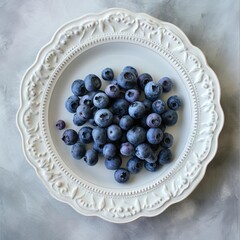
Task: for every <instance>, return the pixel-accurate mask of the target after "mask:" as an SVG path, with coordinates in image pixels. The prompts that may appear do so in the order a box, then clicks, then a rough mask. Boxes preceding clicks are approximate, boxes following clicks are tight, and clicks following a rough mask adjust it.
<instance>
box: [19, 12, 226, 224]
mask: <svg viewBox="0 0 240 240" xmlns="http://www.w3.org/2000/svg"><path fill="white" fill-rule="evenodd" d="M112 16H113V20H112V21H113V23H114V24H115V25H112V26H113V28H115V27H118V17H119V22H120V23H119V24H122V23H124V21H125V20H126V19H130V20H129V22H127V23H128V24H129V23H130V28H129V29H130V30H129V29H127V30H126V31H130V33H131V34H132V32H131V31H132V30H131V27H132V26H131V20H133V22H134V24H135V22H137V21H140V22H141V21H142V22H141V23H143V26H146V28H147V29H144V31H145V32H146V33H149V34H152V35H154V31H156V33H157V34H156V35H157V36H158V33H159V32H157V31H162V30H161V29H167V30H169V31H170V32H171V33H172V35H173V36H177V37H179V39H180V40H181V43H182V45H183V49H181V47H182V46H180V47H179V48H180V49H181V52H180V51H179V53H178V48H177V47H178V46H177V47H176V48H174V52H175V51H176V52H177V53H176V55H177V54H179V55H178V57H180V59H181V58H182V57H183V55H181V54H182V52H183V53H185V52H186V53H187V57H186V59H185V57H184V59H185V64H186V65H187V64H189V66H190V65H191V64H192V63H191V64H190V61H189V60H188V58H189V56H193V57H192V58H193V60H192V61H194V58H195V60H196V63H195V65H196V66H197V67H196V66H195V65H194V63H193V65H191V67H192V69H193V72H192V73H191V74H193V76H194V79H195V80H196V82H195V83H192V84H193V86H194V87H196V89H197V88H199V89H198V91H200V84H202V82H203V81H205V80H206V82H205V83H204V84H205V85H203V86H206V89H210V90H212V92H211V94H212V95H211V94H210V93H209V96H207V97H209V98H211V104H212V105H213V109H212V106H211V104H205V105H206V106H205V105H201V109H202V108H203V109H204V108H205V107H206V108H209V109H210V110H208V111H210V112H211V113H212V112H215V113H216V116H215V117H216V119H215V118H214V119H215V121H216V126H215V125H214V126H209V129H207V128H206V129H207V130H206V131H209V133H206V134H205V136H208V135H207V134H209V135H211V134H212V138H211V142H210V148H209V149H208V152H206V154H205V155H206V156H204V157H202V158H203V159H201V156H199V155H198V153H197V152H196V156H195V155H194V156H195V158H196V160H194V161H195V162H194V161H193V162H191V164H192V166H191V167H192V168H193V169H194V170H193V172H194V171H195V172H197V171H198V172H197V175H196V176H195V178H194V179H192V182H188V180H186V179H187V178H183V179H181V180H179V182H178V183H177V184H180V185H177V186H176V183H174V184H172V183H171V185H170V184H167V183H166V184H165V185H164V186H165V188H164V189H161V190H159V192H157V191H155V190H154V189H153V191H152V192H151V191H149V192H145V193H146V194H145V195H147V197H146V198H144V197H142V196H141V198H142V199H141V198H140V197H139V195H137V194H136V196H130V198H128V199H130V200H131V201H130V200H128V199H126V196H125V194H120V195H117V198H115V196H114V195H113V196H110V197H109V196H101V191H100V192H99V193H98V194H97V193H92V192H91V189H90V190H86V189H85V190H83V189H82V188H81V186H76V185H74V184H73V183H72V182H71V180H72V179H70V178H68V177H67V176H63V177H62V178H63V180H61V181H59V180H58V179H55V176H54V174H53V172H51V171H52V170H53V169H51V167H53V168H54V170H53V171H57V172H60V171H62V169H59V168H58V167H56V166H55V164H54V161H53V160H50V159H51V158H50V157H49V159H48V160H49V161H47V160H46V159H45V158H46V156H47V154H48V153H46V154H45V153H44V154H45V155H44V154H41V153H37V151H35V152H34V148H31V149H28V148H27V146H26V145H27V144H26V143H27V141H28V142H29V141H31V139H32V138H33V136H34V134H35V135H36V132H37V131H40V130H39V129H36V128H35V129H31V128H30V127H29V126H31V122H32V121H33V120H32V118H33V119H34V117H35V116H34V115H33V113H29V114H28V115H27V114H26V112H25V113H24V101H25V103H26V99H25V98H26V96H24V93H23V89H24V87H26V86H24V84H26V83H27V81H28V83H29V85H30V86H29V85H28V91H27V93H28V94H29V96H30V97H29V101H30V102H31V103H32V104H35V105H37V101H36V98H37V97H38V95H39V93H38V92H37V88H38V84H39V82H40V80H41V79H43V78H46V75H45V76H44V74H43V72H44V73H50V72H51V71H52V69H56V68H57V67H58V66H59V64H57V65H54V61H56V60H54V56H56V55H57V54H58V53H59V54H60V52H61V51H62V50H63V49H64V46H65V45H66V42H67V41H68V40H67V39H68V38H71V36H70V37H69V36H67V33H68V32H69V30H71V31H72V32H74V29H73V28H70V29H69V28H67V27H68V26H71V25H74V24H76V23H81V26H85V25H84V24H86V20H89V19H92V23H93V21H95V22H94V23H93V24H92V25H94V24H95V23H96V22H97V27H96V28H97V30H96V29H95V30H94V31H93V32H95V31H98V30H99V29H98V28H100V27H99V25H98V24H100V23H101V21H103V22H104V21H105V20H106V21H110V20H109V19H110V18H111V17H112ZM114 17H115V18H114ZM121 19H124V20H121ZM84 21H85V22H84ZM126 21H127V20H126ZM144 24H145V25H144ZM76 26H77V25H76ZM137 26H138V27H139V26H142V25H140V23H139V25H137ZM93 27H94V26H91V22H90V27H89V28H86V29H87V30H86V32H87V31H88V29H91V28H92V29H93ZM164 27H165V28H164ZM83 28H84V27H83ZM140 28H141V27H140ZM120 29H121V28H120ZM84 30H85V29H84ZM148 30H149V31H148ZM76 31H77V30H76ZM144 31H143V32H144ZM145 32H144V34H145ZM117 33H118V32H117ZM117 33H116V34H117ZM118 34H119V33H118ZM134 34H135V35H136V38H137V37H139V36H137V34H136V32H134ZM134 34H133V35H134ZM161 34H163V33H161ZM174 34H175V35H174ZM73 35H74V34H73ZM77 35H78V33H76V36H77ZM123 35H124V34H123ZM61 36H64V39H63V40H61V39H60V38H59V37H61ZM102 36H106V33H104V31H103V32H102ZM149 36H150V35H149ZM151 37H153V38H154V36H151ZM57 38H59V39H60V40H59V42H58V47H59V49H57V48H56V46H54V44H56V43H57V40H58V39H57ZM144 38H146V40H149V38H148V37H145V36H144ZM161 38H163V39H164V36H163V37H162V35H161ZM165 38H166V37H165ZM90 40H91V39H90ZM90 40H89V39H88V41H87V42H86V43H88V42H89V41H90ZM61 41H62V42H61ZM155 41H156V42H157V41H159V40H155ZM163 42H164V40H161V42H160V46H161V45H162V43H163ZM61 43H62V45H61ZM80 43H81V40H80ZM170 43H171V42H170ZM180 45H181V44H180ZM53 47H55V48H54V52H51V54H49V50H52V49H53ZM175 49H177V50H175ZM188 49H189V50H191V51H188ZM66 50H67V47H66ZM72 50H73V49H68V51H69V52H68V55H69V54H71V51H72ZM193 53H194V54H193ZM54 54H55V55H54ZM66 56H67V55H64V57H66ZM175 57H176V56H175ZM182 59H183V58H182ZM42 60H44V62H43V61H42ZM194 62H195V61H194ZM198 63H199V64H200V65H199V64H198ZM55 64H56V62H55ZM202 65H203V66H202ZM39 66H40V69H38V70H37V69H36V68H37V67H39ZM42 66H44V68H43V69H41V67H42ZM194 67H195V68H194ZM48 68H49V70H48ZM51 68H52V69H51ZM34 69H35V70H36V71H39V76H40V80H39V79H38V77H39V76H37V74H36V76H37V77H36V79H35V80H34V76H35V75H34V74H32V76H31V77H32V79H31V81H32V82H31V83H30V80H29V79H28V76H29V74H30V73H31V72H32V71H33V70H34ZM199 69H200V70H199ZM201 71H202V72H201ZM196 73H197V74H198V75H197V74H196ZM41 74H42V75H41ZM189 74H190V73H189ZM51 77H52V76H51ZM48 78H50V77H48ZM48 78H47V80H48ZM210 80H211V81H210ZM48 81H49V80H48ZM31 84H32V85H31ZM44 84H45V83H44ZM198 84H199V86H198ZM213 84H214V86H213ZM46 85H47V84H46ZM204 88H205V87H204ZM210 90H209V92H210ZM206 91H207V90H206ZM36 92H37V93H36ZM44 92H45V91H44ZM34 94H35V95H34ZM40 95H41V94H40ZM210 95H211V96H210ZM220 95H221V91H220V85H219V81H218V79H217V76H216V74H215V73H214V72H213V70H212V69H211V68H210V67H209V65H208V64H207V61H206V58H205V56H204V54H203V53H202V51H201V50H200V49H199V48H197V47H195V46H193V45H192V44H191V42H190V41H189V39H188V38H187V37H186V35H185V34H184V33H183V32H182V31H181V30H180V29H179V28H178V27H176V26H175V25H173V24H171V23H167V22H163V21H160V20H158V19H156V18H154V17H152V16H149V15H147V14H145V13H133V12H131V11H129V10H126V9H121V8H110V9H107V10H105V11H103V12H100V13H97V14H93V13H92V14H86V15H84V16H82V17H80V18H77V19H74V20H72V21H69V22H67V23H66V24H64V25H62V26H61V27H60V28H59V29H58V30H57V31H56V32H55V34H54V35H53V37H52V39H51V40H50V42H49V43H47V44H46V45H44V46H43V47H42V48H41V49H40V51H39V52H38V54H37V57H36V60H35V61H34V63H33V64H32V65H31V66H30V67H29V68H28V69H27V71H26V73H25V74H24V76H23V78H22V81H21V85H20V106H19V109H18V112H17V117H16V123H17V127H18V129H19V132H20V134H21V139H22V147H23V152H24V155H25V157H26V159H27V160H28V162H29V163H30V164H31V165H32V166H33V168H34V169H35V171H36V173H37V175H38V177H39V178H40V179H41V180H42V182H43V183H44V185H45V186H46V187H47V189H48V190H49V192H50V194H51V195H52V196H53V197H54V198H56V199H58V200H60V201H62V202H65V203H68V204H69V205H70V206H72V207H73V208H74V209H75V210H76V211H78V212H79V213H81V214H83V215H88V216H93V215H95V216H99V217H101V218H103V219H105V220H108V221H111V222H116V223H124V222H130V221H133V220H135V219H137V218H139V217H141V216H146V217H151V216H156V215H158V214H160V213H161V212H163V211H164V210H165V209H166V208H167V207H168V206H170V205H171V204H174V203H176V202H179V201H181V200H183V199H184V198H186V197H187V196H188V195H189V194H190V193H191V192H192V191H193V190H194V189H195V187H196V186H197V185H198V184H199V182H200V181H201V180H202V178H203V177H204V175H205V172H206V168H207V166H208V164H209V162H210V161H211V160H212V159H213V157H214V155H215V154H216V151H217V147H218V138H219V134H220V132H221V129H222V127H223V123H224V114H223V111H222V108H221V104H220ZM207 97H206V98H207ZM34 99H35V102H34ZM202 99H205V98H203V97H202ZM209 101H210V100H209ZM206 103H207V100H206ZM199 104H200V103H199ZM32 107H33V105H32V106H31V105H30V107H29V109H30V111H31V108H32ZM34 107H35V108H36V109H38V107H39V106H34ZM39 108H40V107H39ZM25 110H26V109H25ZM39 111H40V110H39ZM208 111H206V112H208ZM201 113H202V112H201ZM206 114H207V113H206ZM26 115H27V116H26ZM202 115H204V113H202ZM212 115H213V114H212ZM39 116H40V114H39ZM207 116H208V115H207ZM209 116H210V115H209ZM24 117H25V118H27V123H26V121H25V123H24ZM39 118H40V117H39ZM38 120H39V119H38ZM35 121H36V120H35ZM39 121H40V120H39ZM210 123H211V124H212V123H213V121H212V122H210ZM210 123H209V124H210ZM27 125H29V126H28V127H27ZM38 127H39V126H38ZM39 128H41V127H39ZM203 130H204V129H203ZM27 132H28V133H27ZM26 134H29V135H30V138H29V139H26ZM198 134H199V132H198ZM202 141H204V140H202ZM32 146H34V145H32ZM30 152H31V153H30ZM31 154H32V155H31ZM40 165H41V167H42V166H43V167H42V168H43V169H44V171H42V169H40V167H39V166H40ZM191 167H189V168H191ZM195 168H196V169H197V170H196V169H195ZM52 175H53V176H52ZM193 175H194V174H193ZM69 180H70V181H69ZM184 181H187V182H184ZM66 182H67V183H66ZM68 183H69V184H70V186H69V185H68ZM66 184H67V185H66ZM188 184H189V185H188ZM185 185H186V186H185ZM179 186H181V188H180V187H179ZM150 190H151V189H150ZM84 191H85V192H84ZM89 191H90V192H89ZM159 193H160V194H159ZM91 194H92V195H91ZM99 194H100V195H99ZM150 194H153V195H151V196H150V197H149V199H148V195H150ZM85 196H87V198H86V199H88V200H86V199H84V198H85ZM89 196H90V198H91V200H90V201H89ZM119 196H120V197H119ZM124 197H125V198H124ZM105 198H107V199H105ZM143 198H144V199H143ZM127 201H129V202H128V203H126V202H127Z"/></svg>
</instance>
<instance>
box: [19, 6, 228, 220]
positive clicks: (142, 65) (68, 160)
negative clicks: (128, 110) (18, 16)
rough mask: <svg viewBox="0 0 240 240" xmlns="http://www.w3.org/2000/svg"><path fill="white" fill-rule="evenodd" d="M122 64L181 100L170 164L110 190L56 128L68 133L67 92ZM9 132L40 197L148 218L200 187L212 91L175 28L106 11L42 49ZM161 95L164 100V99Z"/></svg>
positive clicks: (108, 179) (120, 216)
mask: <svg viewBox="0 0 240 240" xmlns="http://www.w3.org/2000/svg"><path fill="white" fill-rule="evenodd" d="M126 65H132V66H134V67H136V68H137V70H138V71H139V72H140V73H142V72H148V73H150V74H151V75H152V76H153V78H154V79H155V80H156V81H157V80H158V79H159V78H160V77H163V76H168V77H170V78H172V79H173V81H174V90H173V91H172V92H171V93H170V94H171V95H173V94H177V95H179V96H180V97H181V99H182V102H183V107H182V109H181V110H180V111H179V121H178V123H177V124H176V125H175V126H174V127H169V128H168V129H167V131H168V132H170V133H172V134H173V135H174V138H175V141H174V147H173V149H172V151H173V154H174V160H173V161H172V162H171V163H170V164H168V165H166V166H164V167H162V168H161V169H160V170H159V171H157V172H155V173H150V172H147V171H145V170H143V171H141V173H139V174H137V175H134V176H131V179H130V181H129V182H128V183H127V184H118V183H117V182H115V181H114V179H113V172H112V171H109V170H107V169H106V168H105V167H104V163H103V161H102V160H100V161H99V163H98V164H97V165H96V166H94V167H89V166H87V165H86V164H85V163H84V161H76V160H73V159H72V157H71V154H70V149H71V148H69V147H67V146H65V145H64V144H63V142H62V141H61V134H62V131H58V130H56V128H55V123H56V121H57V120H58V119H64V120H65V121H66V123H67V125H68V126H69V127H73V128H75V129H76V130H78V128H76V127H74V126H73V124H72V114H70V113H68V112H67V111H66V110H65V107H64V102H65V100H66V98H67V97H68V96H70V95H71V83H72V82H73V81H74V80H75V79H79V78H84V77H85V76H86V75H87V74H89V73H94V74H96V75H100V73H101V70H102V69H104V68H105V67H111V68H113V69H114V71H115V73H116V74H118V73H119V72H120V71H121V70H122V68H123V67H124V66H126ZM20 96H21V105H20V108H19V111H18V114H17V124H18V128H19V130H20V132H21V135H22V141H23V150H24V153H25V155H26V158H27V159H28V161H29V162H30V163H31V165H32V166H33V167H34V168H35V170H36V172H37V175H38V176H39V177H40V179H41V180H42V181H43V183H44V184H45V186H46V187H47V188H48V190H49V192H50V193H51V194H52V195H53V196H54V197H55V198H56V199H58V200H60V201H63V202H66V203H68V204H70V205H71V206H72V207H73V208H74V209H75V210H77V211H78V212H80V213H82V214H84V215H96V216H99V217H101V218H103V219H106V220H108V221H112V222H117V223H123V222H129V221H133V220H134V219H136V218H138V217H140V216H155V215H157V214H159V213H161V212H162V211H164V209H166V208H167V207H168V206H169V205H171V204H173V203H175V202H178V201H180V200H182V199H184V198H186V197H187V196H188V195H189V194H190V193H191V192H192V191H193V189H194V188H195V187H196V186H197V184H198V183H199V182H200V180H201V179H202V178H203V176H204V173H205V170H206V167H207V165H208V163H209V162H210V161H211V160H212V159H213V157H214V155H215V153H216V150H217V140H218V136H219V133H220V131H221V129H222V126H223V121H224V117H223V112H222V109H221V106H220V88H219V83H218V79H217V77H216V75H215V74H214V72H213V71H212V70H211V69H210V67H209V66H208V65H207V63H206V59H205V57H204V55H203V53H202V52H201V51H200V50H199V49H198V48H196V47H194V46H192V45H191V43H190V42H189V40H188V39H187V37H186V36H185V35H184V33H183V32H182V31H181V30H180V29H178V28H177V27H176V26H174V25H172V24H170V23H166V22H162V21H160V20H158V19H155V18H153V17H151V16H149V15H146V14H142V13H140V14H136V13H132V12H130V11H128V10H125V9H109V10H107V11H105V12H102V13H100V14H89V15H86V16H83V17H81V18H79V19H76V20H74V21H72V22H70V23H67V24H65V25H64V26H62V27H61V28H60V29H59V30H58V31H57V32H56V34H55V35H54V36H53V38H52V40H51V41H50V42H49V43H48V44H47V45H46V46H44V47H43V48H42V49H41V50H40V52H39V54H38V56H37V59H36V61H35V62H34V64H33V65H32V66H31V67H30V68H29V69H28V70H27V72H26V74H25V75H24V77H23V79H22V83H21V90H20ZM169 96H170V95H169V94H165V95H164V98H165V99H167V98H168V97H169Z"/></svg>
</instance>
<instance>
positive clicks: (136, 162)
mask: <svg viewBox="0 0 240 240" xmlns="http://www.w3.org/2000/svg"><path fill="white" fill-rule="evenodd" d="M143 163H144V161H142V160H141V159H139V158H138V157H132V158H130V159H129V160H128V162H127V169H128V171H129V172H130V173H133V174H136V173H139V172H140V171H141V169H142V168H143Z"/></svg>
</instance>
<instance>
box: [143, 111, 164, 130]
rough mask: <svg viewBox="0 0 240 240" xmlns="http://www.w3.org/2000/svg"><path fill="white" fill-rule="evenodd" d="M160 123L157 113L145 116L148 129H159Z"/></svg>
mask: <svg viewBox="0 0 240 240" xmlns="http://www.w3.org/2000/svg"><path fill="white" fill-rule="evenodd" d="M161 122H162V118H161V116H160V115H159V114H157V113H151V114H149V115H148V116H147V120H146V123H147V125H148V126H149V127H150V128H151V127H154V128H156V127H159V126H160V125H161Z"/></svg>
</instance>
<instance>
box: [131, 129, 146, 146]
mask: <svg viewBox="0 0 240 240" xmlns="http://www.w3.org/2000/svg"><path fill="white" fill-rule="evenodd" d="M127 139H128V142H130V143H131V144H133V145H134V146H137V145H139V144H140V143H143V142H145V140H146V130H145V129H144V128H142V127H139V126H135V127H133V128H131V129H130V130H128V131H127Z"/></svg>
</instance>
